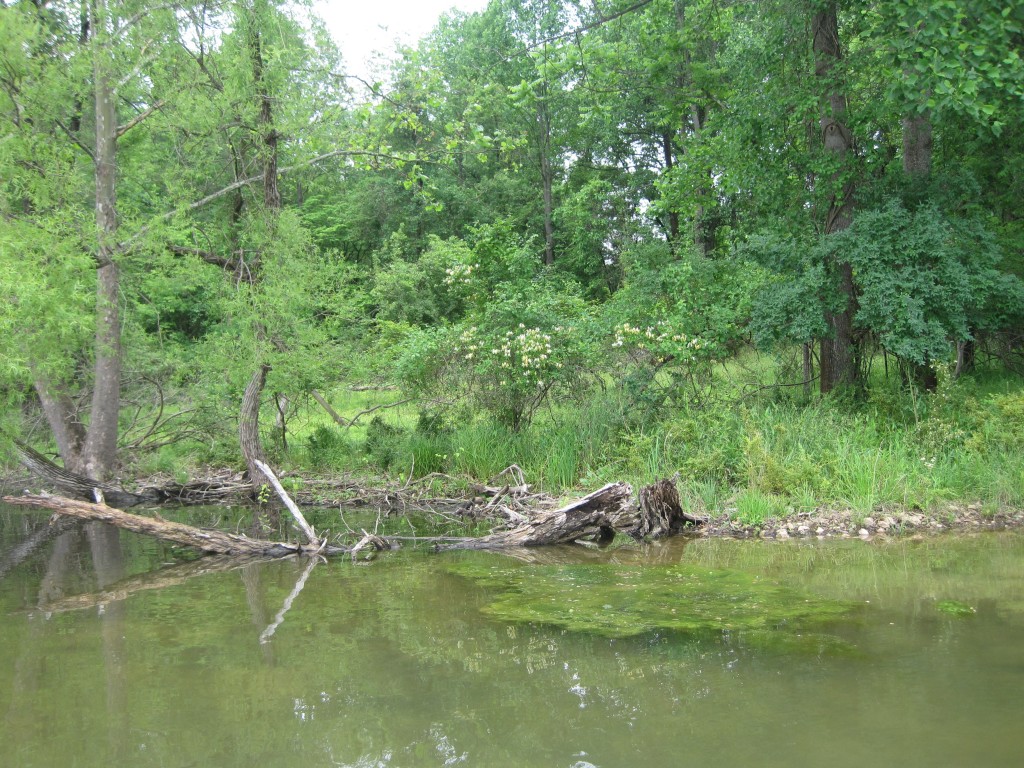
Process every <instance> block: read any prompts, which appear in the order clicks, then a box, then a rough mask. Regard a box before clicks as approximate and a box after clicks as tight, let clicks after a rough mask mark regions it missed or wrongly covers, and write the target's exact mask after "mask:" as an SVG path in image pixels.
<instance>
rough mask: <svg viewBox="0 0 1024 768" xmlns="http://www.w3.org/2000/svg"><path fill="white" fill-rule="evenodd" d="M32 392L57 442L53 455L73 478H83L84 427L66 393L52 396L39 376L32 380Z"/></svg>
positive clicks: (50, 389) (51, 390) (51, 388)
mask: <svg viewBox="0 0 1024 768" xmlns="http://www.w3.org/2000/svg"><path fill="white" fill-rule="evenodd" d="M35 389H36V394H37V395H38V396H39V402H40V404H41V405H42V407H43V415H44V416H46V421H47V423H48V424H49V425H50V431H51V432H53V437H54V440H56V442H57V452H58V453H60V457H61V459H63V461H64V468H65V469H67V470H68V471H69V472H73V473H74V474H77V475H82V474H85V466H84V463H83V462H82V447H83V446H84V445H85V425H84V424H82V422H81V421H79V418H78V411H77V409H76V408H75V404H74V402H73V401H72V400H71V398H70V397H69V396H68V394H67V393H66V392H60V391H56V392H55V391H54V389H53V387H51V385H50V384H49V383H48V382H47V381H46V379H45V378H44V377H43V376H41V375H36V377H35Z"/></svg>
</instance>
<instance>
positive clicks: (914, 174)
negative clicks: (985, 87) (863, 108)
mask: <svg viewBox="0 0 1024 768" xmlns="http://www.w3.org/2000/svg"><path fill="white" fill-rule="evenodd" d="M931 170H932V123H931V119H930V117H929V115H928V114H912V115H908V116H907V117H904V118H903V172H904V173H906V174H907V176H909V177H910V178H911V179H913V180H914V181H915V182H918V183H921V182H924V181H926V180H927V179H928V176H929V175H930V174H931ZM957 351H958V352H959V345H958V349H957ZM959 362H960V358H959V355H958V357H957V363H958V365H957V370H958V371H959ZM910 369H911V370H910V373H911V375H912V376H913V377H914V381H915V382H916V383H917V384H918V386H920V387H923V388H924V389H926V390H928V391H929V392H934V391H935V389H936V387H938V385H939V380H938V376H937V375H936V373H935V369H934V368H933V367H932V361H931V360H927V359H926V360H925V361H924V362H921V363H914V364H912V365H911V366H910Z"/></svg>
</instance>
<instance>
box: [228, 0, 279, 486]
mask: <svg viewBox="0 0 1024 768" xmlns="http://www.w3.org/2000/svg"><path fill="white" fill-rule="evenodd" d="M262 5H263V4H262V2H261V0H256V1H255V2H254V3H253V5H252V7H250V8H247V9H246V11H245V12H246V14H247V21H248V30H249V54H250V57H251V61H252V77H253V85H254V86H255V89H256V98H257V100H258V101H259V106H260V114H259V128H260V132H261V134H262V141H263V148H262V153H261V156H262V160H263V204H264V209H265V215H266V216H267V217H268V218H269V220H270V222H269V223H270V225H271V228H273V226H274V225H275V224H276V222H277V216H278V214H279V213H280V210H281V192H280V189H279V188H278V178H277V139H278V134H277V130H276V129H275V127H274V114H273V109H272V99H271V94H270V89H269V85H268V83H267V81H266V78H265V77H264V69H265V62H264V60H263V38H262V32H261V27H262V24H263V22H264V19H265V14H263V13H260V10H261V9H262ZM258 274H259V270H258V269H256V270H254V275H257V276H258ZM257 336H258V337H259V336H263V334H262V333H261V332H260V329H259V328H257ZM269 370H270V365H268V364H267V363H261V364H260V366H259V368H258V369H257V370H256V372H255V373H253V375H252V378H251V379H250V380H249V385H248V386H247V387H246V388H245V395H244V397H243V398H242V409H241V413H240V414H239V427H238V431H239V439H240V443H241V449H242V456H243V457H244V458H245V463H246V466H247V467H248V469H249V480H250V482H251V484H252V489H253V494H254V495H257V494H259V493H260V489H261V488H262V487H263V486H264V485H267V484H269V480H270V479H269V478H268V477H267V476H266V475H265V474H264V473H263V472H262V471H261V470H260V469H259V466H258V465H257V462H264V463H266V460H267V459H266V456H265V455H264V452H263V442H262V439H261V437H260V398H261V395H262V394H263V387H264V385H265V384H266V381H267V372H268V371H269Z"/></svg>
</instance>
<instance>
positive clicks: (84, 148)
mask: <svg viewBox="0 0 1024 768" xmlns="http://www.w3.org/2000/svg"><path fill="white" fill-rule="evenodd" d="M56 122H57V126H58V127H59V128H60V129H61V130H62V131H64V133H66V134H67V137H68V138H69V139H71V140H72V141H73V142H74V143H75V145H76V146H77V147H78V148H79V149H80V150H82V151H83V152H85V154H87V155H88V156H89V159H90V160H93V161H95V160H96V156H95V155H93V153H92V150H91V149H89V147H87V146H86V145H85V144H83V143H82V142H81V141H79V139H78V137H77V136H75V134H73V133H72V132H71V129H70V128H68V127H67V126H66V125H64V123H62V122H61V121H60V120H57V121H56Z"/></svg>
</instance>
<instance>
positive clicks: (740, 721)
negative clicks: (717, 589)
mask: <svg viewBox="0 0 1024 768" xmlns="http://www.w3.org/2000/svg"><path fill="white" fill-rule="evenodd" d="M3 522H4V519H3V517H2V516H0V562H4V560H3V558H4V557H5V556H6V555H7V553H9V552H10V547H12V546H14V543H15V542H14V541H13V539H12V538H7V539H4V530H3V528H2V525H3ZM35 533H38V531H37V530H35V529H32V530H31V531H27V530H25V527H24V526H19V527H18V529H17V534H18V537H19V541H20V540H22V539H21V538H20V537H22V536H23V535H26V534H27V535H29V536H31V535H33V534H35ZM854 544H855V545H856V546H854V547H847V546H845V545H844V546H833V547H800V546H787V545H764V544H761V543H757V542H704V541H695V542H689V543H686V542H679V543H665V544H660V545H656V546H653V547H647V548H642V547H636V548H629V549H621V550H618V551H614V552H594V553H592V552H583V553H581V552H579V551H577V550H573V549H568V550H538V551H536V552H531V553H529V556H530V558H531V560H530V561H529V562H525V561H522V560H517V559H515V558H510V557H504V556H499V555H486V554H479V553H450V554H444V555H425V554H420V553H415V552H405V553H399V554H396V555H394V556H391V555H389V556H388V557H386V558H381V559H379V560H378V561H377V562H375V563H374V564H373V566H372V567H362V566H355V565H353V564H352V563H351V562H350V561H348V560H336V561H331V562H321V563H314V562H312V561H308V560H307V561H299V560H295V561H281V562H271V563H265V562H264V563H256V562H251V563H247V564H242V565H239V564H238V563H237V561H227V560H220V561H218V560H216V559H210V558H206V559H203V560H200V561H196V562H192V563H179V564H177V565H173V566H171V567H169V568H166V569H159V565H160V563H163V562H165V561H166V560H168V559H169V557H168V555H169V553H168V552H167V551H166V550H164V549H162V548H161V547H160V546H159V545H156V544H154V543H152V542H140V541H139V540H138V539H135V538H134V537H127V536H118V535H116V533H115V534H111V533H110V532H109V531H104V530H102V529H101V530H91V529H75V530H72V531H69V532H65V534H61V535H60V536H58V537H56V538H53V539H51V540H50V541H49V542H48V543H46V544H44V545H40V546H39V548H38V549H37V551H36V553H35V555H33V556H30V557H28V558H26V559H23V560H22V561H21V562H20V563H19V564H17V565H15V566H14V567H13V568H11V569H10V570H9V572H8V574H7V577H6V578H4V579H3V580H2V581H0V610H2V612H3V617H4V618H3V621H2V622H0V659H2V661H0V713H4V717H3V720H2V722H0V742H2V743H3V744H4V745H5V750H6V751H7V754H6V755H5V763H6V764H11V765H18V766H33V765H40V766H43V765H45V766H53V765H72V764H74V765H86V766H91V765H96V766H100V765H103V766H108V765H132V766H135V765H138V766H167V765H170V766H186V765H198V766H206V765H217V766H236V765H237V766H242V765H246V766H248V765H251V764H254V763H258V764H261V765H274V766H278V765H280V766H290V765H296V766H297V765H310V764H312V765H349V766H373V765H382V766H435V765H459V764H464V765H473V766H499V765H500V766H508V765H545V766H547V765H553V766H598V767H599V768H609V767H611V766H633V765H636V764H637V763H643V764H644V765H652V766H662V765H664V766H678V765H691V764H692V765H701V766H719V765H720V766H735V765H741V764H750V765H759V766H761V765H767V766H774V765H779V766H781V765H787V766H791V765H796V766H801V765H806V766H812V765H813V766H817V765H822V764H828V765H835V766H854V765H857V766H861V765H864V764H869V765H883V764H893V763H900V764H901V765H905V766H908V767H909V768H913V766H933V765H960V764H978V765H986V766H996V767H997V768H998V767H999V766H1010V765H1013V766H1016V765H1019V764H1021V762H1022V759H1024V747H1022V745H1021V743H1020V741H1019V739H1018V738H1017V736H1016V733H1017V730H1016V728H1017V723H1018V721H1019V717H1020V715H1021V714H1022V712H1021V708H1020V707H1021V705H1020V701H1019V691H1020V690H1021V689H1022V686H1024V665H1022V664H1021V663H1020V659H1021V656H1020V651H1019V649H1020V647H1021V643H1022V641H1024V619H1022V616H1024V544H1022V540H1021V539H1020V538H1019V537H1012V536H1010V537H989V538H985V539H979V540H977V541H974V540H957V541H947V542H946V543H944V544H943V543H939V542H935V543H931V542H925V543H924V544H923V545H922V544H920V543H908V542H905V543H901V544H895V545H889V546H885V547H883V546H881V545H879V546H868V545H864V544H863V543H861V542H854ZM467 565H468V566H472V567H473V568H474V569H477V570H481V571H482V572H484V573H487V572H488V571H489V572H490V580H487V579H478V578H475V577H474V578H468V577H467V576H466V575H464V574H465V569H466V566H467ZM683 568H696V569H701V568H703V569H705V570H710V571H728V572H735V573H740V574H747V575H748V576H751V578H753V577H756V578H758V579H769V580H774V581H779V582H781V583H783V584H785V585H786V586H787V588H789V589H791V590H793V592H794V593H796V592H799V593H800V594H806V595H809V596H812V597H813V598H814V599H816V600H822V601H832V600H841V601H844V602H849V603H853V604H856V606H857V607H856V608H855V609H854V610H853V611H852V612H847V613H843V614H842V615H840V616H838V617H836V619H835V621H834V623H831V624H829V626H828V627H827V630H828V631H827V632H816V633H815V634H814V635H813V636H811V637H808V636H807V635H805V634H801V633H800V632H797V631H793V630H791V629H790V628H786V627H783V628H775V627H773V628H770V629H763V630H758V631H746V630H744V631H737V630H733V631H729V632H721V631H718V632H711V631H705V632H678V631H673V630H668V629H659V630H655V631H648V632H645V633H641V634H638V635H636V636H629V637H620V638H613V637H608V636H606V635H603V634H601V633H600V632H598V631H587V632H580V631H574V630H572V629H570V628H567V627H565V626H560V625H558V624H557V623H555V624H552V623H540V622H538V621H530V620H516V621H512V620H509V619H507V618H499V617H497V616H496V615H495V614H494V612H493V606H495V605H496V604H499V603H501V602H507V601H508V599H509V590H512V591H514V590H517V589H518V590H527V591H528V590H534V592H535V593H536V594H538V595H539V594H540V591H543V590H540V587H539V586H538V585H541V584H545V583H547V584H556V585H561V589H562V591H563V595H564V596H565V597H568V596H570V595H571V594H572V593H573V590H574V589H578V588H581V587H580V585H583V584H586V585H588V586H589V587H591V588H593V589H597V588H599V587H600V586H601V584H602V583H603V582H610V583H612V584H613V585H614V584H617V583H618V582H620V581H622V578H621V577H622V576H623V575H624V574H626V573H632V572H633V571H634V570H635V569H647V575H645V576H643V578H648V579H649V578H651V574H654V573H659V572H660V573H662V574H672V573H676V572H679V571H680V569H683ZM510 569H518V570H517V578H518V579H519V581H518V582H517V583H510V582H508V581H507V580H505V579H504V577H501V574H502V572H504V571H507V570H510ZM520 571H521V573H520ZM499 577H501V578H499ZM534 577H536V578H534ZM641 583H642V579H641ZM677 599H679V600H682V598H681V597H678V595H677ZM602 600H605V598H603V597H602ZM868 601H870V602H868ZM608 604H611V603H608ZM940 605H943V606H945V607H944V608H940ZM958 605H961V606H967V607H968V608H969V609H971V610H968V611H963V610H959V609H957V607H956V606H958ZM672 607H675V606H672ZM612 610H614V607H613V609H612ZM485 611H491V615H488V614H487V613H486V612H485ZM261 637H262V639H263V640H264V641H265V642H261ZM829 638H835V642H834V643H833V642H832V641H831V640H829ZM851 648H852V649H853V652H849V649H851ZM7 745H11V746H9V747H8V746H7Z"/></svg>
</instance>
